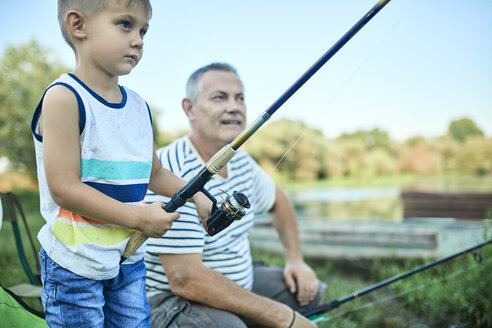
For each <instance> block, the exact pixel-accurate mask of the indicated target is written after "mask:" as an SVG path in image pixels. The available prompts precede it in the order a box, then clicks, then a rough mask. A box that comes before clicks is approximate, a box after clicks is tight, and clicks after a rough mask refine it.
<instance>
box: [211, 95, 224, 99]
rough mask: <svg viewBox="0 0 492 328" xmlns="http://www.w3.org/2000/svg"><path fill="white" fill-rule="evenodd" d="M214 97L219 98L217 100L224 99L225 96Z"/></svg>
mask: <svg viewBox="0 0 492 328" xmlns="http://www.w3.org/2000/svg"><path fill="white" fill-rule="evenodd" d="M213 99H214V100H215V99H217V100H222V99H224V96H214V97H213Z"/></svg>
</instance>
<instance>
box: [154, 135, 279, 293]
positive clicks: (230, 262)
mask: <svg viewBox="0 0 492 328" xmlns="http://www.w3.org/2000/svg"><path fill="white" fill-rule="evenodd" d="M157 155H158V156H159V159H160V161H161V163H162V165H163V166H164V167H166V168H168V169H169V170H170V171H172V172H173V173H174V174H176V175H177V176H180V177H182V178H183V179H184V180H186V181H189V180H191V179H192V178H193V177H194V176H195V175H196V174H197V173H198V172H199V171H200V169H201V168H202V167H203V166H204V165H205V163H204V161H203V160H202V158H201V157H200V155H199V154H198V152H197V151H196V149H195V148H194V147H193V145H192V143H191V141H190V140H189V139H188V137H183V138H180V139H178V140H176V141H175V142H174V143H172V144H171V145H168V146H166V147H164V148H161V149H159V150H158V151H157ZM205 189H206V190H208V191H209V192H210V193H211V194H212V195H213V196H214V197H215V198H216V199H217V202H218V203H219V204H220V203H221V201H222V200H223V199H225V197H227V194H229V195H231V194H232V192H233V191H239V192H242V193H244V194H245V195H246V196H247V197H248V199H249V201H250V203H251V208H250V209H248V210H246V215H245V216H244V217H243V218H242V219H241V220H239V221H235V222H233V223H232V224H231V225H230V226H229V227H227V228H226V229H224V230H223V231H221V232H219V233H218V234H216V235H215V236H209V235H208V234H207V232H206V231H205V230H204V229H203V226H202V224H201V223H200V218H199V217H198V215H197V213H196V209H195V206H194V204H192V203H186V204H185V205H184V206H183V207H181V208H180V209H179V210H178V211H179V213H180V214H181V216H180V218H179V219H178V220H176V221H174V223H173V226H172V228H171V229H170V230H169V231H168V232H167V233H166V234H165V235H164V236H162V237H161V238H149V241H148V244H147V253H146V255H145V264H146V266H147V292H148V296H152V295H153V294H156V293H158V292H159V291H161V290H170V288H169V283H168V280H167V278H166V275H165V273H164V270H163V267H162V264H161V261H160V258H159V254H196V253H201V254H202V259H203V264H204V265H205V266H207V267H209V268H212V269H214V270H216V271H218V272H220V273H222V274H223V275H224V276H226V277H228V278H229V279H231V280H233V281H235V282H236V283H237V284H239V285H241V286H243V287H244V288H246V289H248V290H251V288H252V286H253V271H252V269H253V267H252V259H251V253H250V248H249V241H248V234H249V231H250V230H251V227H252V226H253V219H254V215H255V214H258V213H262V212H266V211H268V210H269V209H270V208H271V207H272V206H273V203H274V201H275V184H274V182H273V181H272V179H271V178H270V177H269V176H268V175H267V174H266V173H265V172H264V171H263V170H262V169H261V168H260V167H259V166H258V164H257V163H256V162H255V161H254V160H253V159H252V158H251V157H250V156H249V155H247V154H246V153H245V152H244V151H241V150H238V151H237V152H236V154H235V155H234V157H233V158H232V159H231V160H230V161H229V163H228V164H227V179H224V178H223V177H221V176H219V175H214V176H213V177H212V179H211V180H210V181H209V182H207V184H206V185H205ZM226 193H227V194H226ZM145 201H146V202H147V203H153V202H155V201H161V202H163V203H167V202H168V201H169V198H166V197H162V196H160V195H156V194H153V193H152V192H151V191H148V193H147V196H146V198H145Z"/></svg>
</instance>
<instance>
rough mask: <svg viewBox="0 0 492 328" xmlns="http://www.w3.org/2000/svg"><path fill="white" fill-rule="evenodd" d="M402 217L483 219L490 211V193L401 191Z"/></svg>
mask: <svg viewBox="0 0 492 328" xmlns="http://www.w3.org/2000/svg"><path fill="white" fill-rule="evenodd" d="M401 199H402V201H403V207H404V211H403V217H404V218H415V217H419V218H422V217H440V218H455V219H485V218H487V215H489V214H488V213H489V211H492V194H491V193H451V192H446V193H442V192H441V193H435V192H418V191H403V192H402V193H401Z"/></svg>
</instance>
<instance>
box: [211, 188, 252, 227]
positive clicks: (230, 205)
mask: <svg viewBox="0 0 492 328" xmlns="http://www.w3.org/2000/svg"><path fill="white" fill-rule="evenodd" d="M207 196H208V195H207ZM209 198H210V197H209ZM211 200H212V202H213V204H212V214H211V215H210V216H209V218H208V219H207V232H208V234H209V235H210V236H214V235H216V234H217V233H219V232H221V231H222V230H224V229H225V228H227V227H228V226H230V225H231V223H232V222H234V221H235V220H241V219H242V217H243V216H244V215H245V214H246V209H247V208H250V207H251V204H250V203H249V200H248V197H246V195H245V194H243V193H241V192H238V191H234V192H233V193H232V195H228V196H227V197H226V199H225V200H224V201H223V202H222V204H220V207H217V201H216V200H215V198H214V197H212V198H211Z"/></svg>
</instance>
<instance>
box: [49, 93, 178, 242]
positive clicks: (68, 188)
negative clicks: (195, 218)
mask: <svg viewBox="0 0 492 328" xmlns="http://www.w3.org/2000/svg"><path fill="white" fill-rule="evenodd" d="M40 134H41V135H42V136H43V157H44V169H45V173H46V180H47V182H48V187H49V190H50V193H51V196H52V197H53V200H54V201H55V203H57V204H58V205H59V206H60V207H62V208H64V209H66V210H69V211H73V212H76V213H78V214H80V215H82V216H84V217H87V218H91V219H94V220H99V221H104V222H109V223H114V224H118V225H122V226H125V227H128V228H131V229H137V230H140V231H142V232H144V233H146V234H148V235H151V236H156V237H159V236H161V235H162V234H164V233H165V232H166V231H167V230H168V229H169V227H170V224H171V223H172V220H174V219H176V218H177V217H178V216H179V215H178V214H172V215H170V214H168V213H165V212H164V211H162V210H161V209H160V206H158V205H157V204H156V205H155V206H147V207H143V208H139V207H136V206H132V205H127V204H124V203H122V202H119V201H117V200H115V199H113V198H111V197H109V196H106V195H104V194H103V193H101V192H99V191H98V190H96V189H94V188H92V187H90V186H88V185H86V184H84V183H82V182H81V181H80V140H79V138H80V136H79V109H78V104H77V100H76V98H75V95H74V94H73V93H72V92H71V91H70V90H68V89H67V88H65V87H63V86H59V85H56V86H53V87H51V88H50V89H49V90H48V91H47V92H46V94H45V97H44V100H43V111H42V115H41V126H40ZM161 232H162V233H161Z"/></svg>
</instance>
